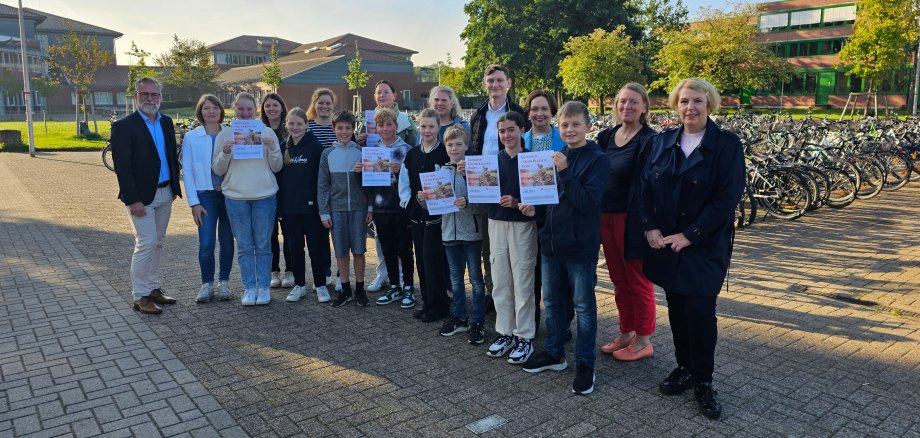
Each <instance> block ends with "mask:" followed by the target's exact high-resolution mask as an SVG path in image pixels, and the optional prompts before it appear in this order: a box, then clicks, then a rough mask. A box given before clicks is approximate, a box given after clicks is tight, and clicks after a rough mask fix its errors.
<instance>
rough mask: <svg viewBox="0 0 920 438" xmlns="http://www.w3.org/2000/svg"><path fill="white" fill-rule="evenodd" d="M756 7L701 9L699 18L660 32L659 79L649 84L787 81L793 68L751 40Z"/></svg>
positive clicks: (732, 86) (724, 86) (736, 86)
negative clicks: (684, 26)
mask: <svg viewBox="0 0 920 438" xmlns="http://www.w3.org/2000/svg"><path fill="white" fill-rule="evenodd" d="M755 16H756V10H755V9H754V8H753V7H749V6H745V7H738V8H736V9H735V10H733V11H729V12H724V11H718V10H715V9H703V10H702V19H701V20H700V21H699V22H697V23H694V24H693V25H692V26H690V27H688V28H687V29H685V30H672V31H667V32H664V33H663V34H662V35H661V38H662V41H663V45H662V47H661V50H660V51H659V52H658V56H657V67H658V69H659V73H660V75H661V76H660V78H659V79H657V80H655V81H654V82H653V83H652V87H653V88H661V89H665V90H667V89H670V88H672V87H674V86H675V85H677V83H678V82H680V80H681V79H684V78H687V77H699V78H702V79H705V80H707V81H709V82H710V83H712V84H713V85H714V86H715V87H716V88H718V89H719V90H721V91H728V92H733V91H736V90H741V89H761V88H767V87H769V86H771V85H773V84H775V83H777V82H778V81H781V80H785V79H786V78H788V77H789V75H790V74H791V72H792V68H791V67H790V66H789V64H788V63H787V62H786V61H785V60H784V59H782V58H779V57H777V56H776V55H775V54H774V53H773V52H772V51H771V50H770V49H769V48H768V47H767V45H766V44H762V43H760V42H757V41H755V39H754V37H756V36H757V35H758V34H759V33H760V29H758V28H757V26H756V25H754V24H753V23H756V20H754V17H755Z"/></svg>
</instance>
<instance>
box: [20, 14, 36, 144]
mask: <svg viewBox="0 0 920 438" xmlns="http://www.w3.org/2000/svg"><path fill="white" fill-rule="evenodd" d="M23 29H24V28H23V26H22V0H19V50H20V52H21V54H22V90H23V92H22V94H23V98H24V100H25V104H26V125H27V126H28V127H29V156H30V157H32V158H35V134H34V132H33V131H32V89H31V87H30V84H29V58H28V57H26V33H25V31H24V30H23Z"/></svg>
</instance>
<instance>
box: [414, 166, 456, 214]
mask: <svg viewBox="0 0 920 438" xmlns="http://www.w3.org/2000/svg"><path fill="white" fill-rule="evenodd" d="M418 176H419V178H420V179H421V180H422V190H423V191H424V192H425V193H426V194H427V200H426V201H425V203H426V205H427V206H428V213H429V214H434V215H437V214H448V213H455V212H458V211H460V209H459V208H457V206H456V205H454V201H455V200H456V199H457V198H456V196H454V187H453V185H452V184H451V182H450V171H449V170H447V169H441V170H437V171H434V172H423V173H420V174H419V175H418Z"/></svg>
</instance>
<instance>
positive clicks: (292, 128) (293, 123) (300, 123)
mask: <svg viewBox="0 0 920 438" xmlns="http://www.w3.org/2000/svg"><path fill="white" fill-rule="evenodd" d="M287 131H288V133H289V134H291V136H293V137H294V138H300V137H301V136H302V135H303V133H304V132H307V121H306V120H304V119H302V118H300V117H297V116H293V115H292V116H288V118H287Z"/></svg>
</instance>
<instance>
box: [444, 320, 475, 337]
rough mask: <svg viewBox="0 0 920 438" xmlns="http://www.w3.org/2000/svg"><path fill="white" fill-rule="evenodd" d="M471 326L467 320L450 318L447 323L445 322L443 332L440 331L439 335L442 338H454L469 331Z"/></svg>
mask: <svg viewBox="0 0 920 438" xmlns="http://www.w3.org/2000/svg"><path fill="white" fill-rule="evenodd" d="M469 328H470V325H469V324H468V323H467V322H466V320H463V319H459V318H454V317H451V318H448V319H447V321H444V325H442V326H441V330H438V333H440V334H441V336H453V335H456V334H457V333H460V332H465V331H467V330H469Z"/></svg>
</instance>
